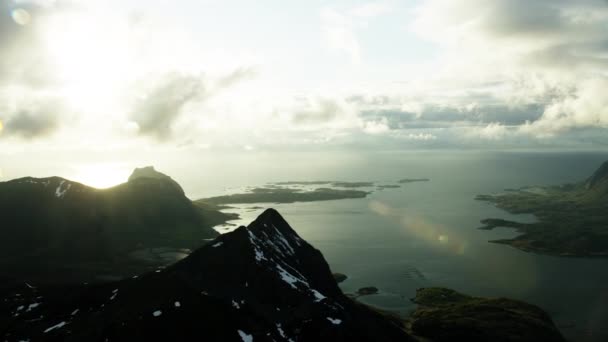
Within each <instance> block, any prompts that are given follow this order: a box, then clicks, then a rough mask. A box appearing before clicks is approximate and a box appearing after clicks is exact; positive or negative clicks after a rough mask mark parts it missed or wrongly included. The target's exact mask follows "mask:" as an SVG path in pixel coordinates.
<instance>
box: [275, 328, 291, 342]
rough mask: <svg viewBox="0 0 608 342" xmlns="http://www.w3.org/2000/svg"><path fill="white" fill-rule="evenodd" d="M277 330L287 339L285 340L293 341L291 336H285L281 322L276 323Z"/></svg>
mask: <svg viewBox="0 0 608 342" xmlns="http://www.w3.org/2000/svg"><path fill="white" fill-rule="evenodd" d="M277 331H278V332H279V335H281V337H282V338H285V339H287V341H289V342H294V341H293V338H288V337H287V335H286V334H285V331H283V327H282V326H281V323H277Z"/></svg>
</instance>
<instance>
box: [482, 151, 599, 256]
mask: <svg viewBox="0 0 608 342" xmlns="http://www.w3.org/2000/svg"><path fill="white" fill-rule="evenodd" d="M476 199H477V200H480V201H487V202H490V203H493V204H495V205H496V206H497V207H499V208H501V209H504V210H506V211H508V212H510V213H514V214H533V215H534V216H536V217H537V218H538V222H534V223H520V222H514V221H509V220H503V219H495V218H490V219H485V220H482V221H481V222H482V224H483V225H484V226H483V227H481V228H480V229H486V230H489V229H493V228H496V227H508V228H514V229H516V230H517V231H518V232H519V233H521V235H519V236H517V237H515V238H513V239H502V240H494V241H491V242H494V243H502V244H507V245H510V246H513V247H515V248H518V249H521V250H523V251H528V252H535V253H541V254H550V255H558V256H570V257H608V161H607V162H605V163H604V164H603V165H602V166H601V167H600V168H599V169H598V170H597V171H596V172H595V173H594V174H593V175H592V176H591V177H589V178H588V179H587V180H585V181H583V182H579V183H575V184H565V185H560V186H546V187H524V188H521V189H516V190H515V189H509V190H507V191H505V192H504V193H500V194H494V195H479V196H477V197H476Z"/></svg>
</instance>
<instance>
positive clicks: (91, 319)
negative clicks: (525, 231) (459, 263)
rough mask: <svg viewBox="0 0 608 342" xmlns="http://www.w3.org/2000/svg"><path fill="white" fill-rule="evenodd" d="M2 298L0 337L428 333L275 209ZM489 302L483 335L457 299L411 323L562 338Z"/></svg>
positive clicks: (286, 337) (542, 321) (325, 337)
mask: <svg viewBox="0 0 608 342" xmlns="http://www.w3.org/2000/svg"><path fill="white" fill-rule="evenodd" d="M0 298H3V301H0V339H1V340H11V341H13V340H14V341H18V340H27V341H157V340H160V341H174V340H175V341H194V340H204V341H242V342H252V341H293V342H295V341H338V342H339V341H389V342H390V341H429V339H428V338H427V337H418V336H414V335H413V334H412V333H409V332H408V327H407V326H406V325H405V324H404V322H403V321H402V320H401V319H399V318H397V317H395V316H392V315H390V314H387V313H380V312H379V311H377V310H374V309H371V308H369V307H367V306H364V305H362V304H359V303H357V302H356V301H354V300H352V299H350V298H348V297H347V296H345V295H344V294H343V293H342V292H341V290H340V289H339V288H338V286H337V284H336V281H335V280H334V277H333V275H332V273H331V271H330V268H329V266H328V264H327V262H326V261H325V260H324V258H323V256H322V254H321V253H320V252H319V251H318V250H316V249H315V248H314V247H312V246H311V245H310V244H308V243H307V242H306V241H304V240H303V239H301V238H300V237H299V236H298V234H297V233H296V232H295V231H294V230H293V229H292V228H291V227H290V226H289V225H288V224H287V222H285V220H284V219H283V218H282V217H281V216H280V215H279V213H277V212H276V211H275V210H272V209H269V210H267V211H265V212H264V213H263V214H262V215H260V216H259V217H258V218H257V219H256V220H255V221H254V222H252V223H251V224H250V225H249V226H247V227H240V228H238V229H236V230H235V231H233V232H231V233H227V234H225V235H222V236H219V237H218V238H216V239H215V240H213V241H211V242H210V243H208V244H207V245H205V246H203V247H201V248H199V249H198V250H196V251H195V252H193V253H192V254H190V255H189V256H188V257H187V258H185V259H183V260H181V261H179V262H177V263H176V264H174V265H172V266H170V267H168V268H165V269H159V270H156V271H154V272H150V273H147V274H143V275H141V276H138V277H133V278H131V279H125V280H122V281H118V282H112V283H106V284H100V285H74V286H69V287H66V286H62V287H40V288H38V287H36V284H21V285H20V286H17V287H15V288H12V289H10V290H8V291H5V292H3V293H0ZM422 304H425V305H428V304H429V303H428V301H427V302H425V303H422ZM482 304H483V303H482ZM495 307H496V308H497V309H496V310H497V312H498V314H497V315H494V316H493V315H492V314H491V313H490V314H487V315H477V316H474V319H475V320H476V321H477V322H481V323H480V324H479V327H480V328H479V329H486V328H487V329H492V330H493V331H485V332H483V333H482V334H481V335H479V334H478V332H479V329H478V328H477V327H470V326H466V325H461V326H456V327H455V328H454V325H453V323H452V321H453V320H454V315H456V316H458V317H460V319H461V320H462V321H467V320H468V318H467V317H468V316H467V315H468V314H469V312H470V311H471V310H469V311H467V310H462V309H460V308H459V310H460V311H456V310H452V311H451V315H452V316H451V317H450V316H445V315H439V316H437V318H436V319H435V318H432V319H430V320H429V319H426V320H424V317H418V318H417V320H416V321H414V323H413V324H412V326H413V327H414V329H413V331H414V332H415V333H419V335H420V336H429V331H431V334H434V335H433V336H439V335H437V331H440V330H441V329H446V330H445V334H443V335H441V338H442V339H437V341H444V340H446V339H443V337H445V336H452V337H453V338H452V339H451V341H456V340H458V341H460V339H456V338H457V337H462V336H470V337H471V339H465V340H463V341H481V339H479V338H478V336H501V334H502V335H504V336H507V333H508V334H509V335H508V336H510V339H500V338H498V339H494V341H529V340H530V339H526V338H524V337H525V336H528V335H527V334H528V333H530V332H533V335H531V336H534V337H536V338H538V339H537V340H536V341H562V340H560V339H559V337H560V336H559V333H556V330H555V327H554V326H553V324H552V323H551V320H550V319H549V318H548V316H546V314H545V313H544V312H542V310H540V309H538V308H536V307H533V306H525V305H524V304H522V307H524V308H525V309H526V310H528V311H522V312H523V313H526V314H527V312H530V313H531V316H530V317H531V319H533V320H536V321H534V323H538V324H533V325H518V323H519V322H521V321H523V320H524V318H521V319H520V318H518V317H514V316H513V315H505V314H501V313H500V308H501V304H500V303H497V304H496V305H495ZM467 308H477V311H479V310H481V311H483V310H485V306H484V305H481V306H476V304H475V303H471V304H470V305H469V306H467ZM504 308H505V309H506V310H509V309H510V308H509V306H505V307H504ZM473 311H475V310H473ZM514 312H516V311H514ZM444 319H448V320H447V321H444ZM525 319H527V318H525ZM484 320H485V321H487V322H486V323H487V324H485V325H484V324H483V323H484ZM446 322H447V323H446ZM446 324H447V325H446ZM513 327H518V328H521V330H519V331H518V332H517V334H515V333H513V331H511V329H512V328H513ZM531 328H534V330H530V331H528V330H526V329H531ZM466 329H469V330H468V332H469V334H468V335H466V334H465V333H466V332H467V330H466ZM471 329H472V330H471ZM484 334H485V335H484ZM513 336H515V338H513ZM518 336H519V338H517V337H518ZM484 341H485V340H484Z"/></svg>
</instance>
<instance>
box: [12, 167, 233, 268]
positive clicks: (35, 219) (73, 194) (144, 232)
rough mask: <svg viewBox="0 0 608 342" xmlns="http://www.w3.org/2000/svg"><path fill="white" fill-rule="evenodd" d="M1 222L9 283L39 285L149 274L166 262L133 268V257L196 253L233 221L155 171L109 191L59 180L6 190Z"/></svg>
mask: <svg viewBox="0 0 608 342" xmlns="http://www.w3.org/2000/svg"><path fill="white" fill-rule="evenodd" d="M0 217H1V218H2V226H1V227H0V269H1V270H2V275H4V276H12V277H14V278H25V279H31V280H34V279H35V280H40V279H41V278H47V279H49V280H51V279H55V278H59V279H63V278H64V276H65V277H72V278H73V279H75V280H79V279H83V278H84V279H88V278H90V277H93V276H95V275H97V274H99V273H104V271H105V270H108V271H112V272H114V273H118V276H120V275H124V274H129V275H131V274H132V272H142V271H143V270H144V269H145V268H142V266H145V265H143V264H146V263H148V264H153V265H154V264H158V263H159V262H161V261H155V260H147V261H143V260H140V261H142V265H139V264H138V265H135V264H134V263H133V262H132V261H133V260H131V261H130V262H126V260H130V259H132V258H130V256H132V255H134V254H133V253H138V252H140V254H141V251H146V250H149V249H153V248H172V249H191V248H196V247H198V246H200V245H201V244H203V243H204V241H203V240H204V239H209V238H214V237H215V236H217V233H216V232H215V231H214V230H213V229H212V228H211V227H212V226H213V225H215V224H217V223H220V222H223V221H225V220H226V219H228V218H229V217H227V216H226V215H224V214H222V213H220V212H218V211H215V210H212V209H203V208H200V207H198V206H195V205H194V204H193V203H192V202H191V201H190V200H189V199H188V198H187V197H186V196H185V195H184V192H183V190H182V189H181V187H180V186H179V185H178V184H177V183H176V182H175V181H174V180H172V179H171V178H170V177H168V176H165V175H162V174H160V173H158V172H156V171H154V170H153V169H151V168H148V169H146V172H145V173H142V172H139V171H137V170H136V172H135V173H134V176H132V177H131V179H130V181H129V182H127V183H124V184H121V185H118V186H116V187H113V188H110V189H103V190H100V189H95V188H91V187H88V186H85V185H83V184H80V183H76V182H72V181H69V180H66V179H63V178H59V177H51V178H42V179H37V178H31V177H27V178H21V179H16V180H12V181H8V182H2V183H0ZM125 266H133V267H128V268H127V269H120V267H123V268H125Z"/></svg>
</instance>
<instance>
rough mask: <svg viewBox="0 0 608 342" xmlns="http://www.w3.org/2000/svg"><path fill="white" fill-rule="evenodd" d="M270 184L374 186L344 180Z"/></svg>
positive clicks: (338, 186)
mask: <svg viewBox="0 0 608 342" xmlns="http://www.w3.org/2000/svg"><path fill="white" fill-rule="evenodd" d="M271 184H272V185H275V186H276V185H279V186H283V185H288V186H289V185H325V186H332V187H335V188H368V187H372V186H374V182H345V181H288V182H277V183H271Z"/></svg>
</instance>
